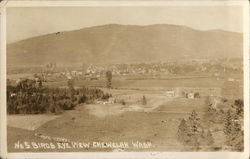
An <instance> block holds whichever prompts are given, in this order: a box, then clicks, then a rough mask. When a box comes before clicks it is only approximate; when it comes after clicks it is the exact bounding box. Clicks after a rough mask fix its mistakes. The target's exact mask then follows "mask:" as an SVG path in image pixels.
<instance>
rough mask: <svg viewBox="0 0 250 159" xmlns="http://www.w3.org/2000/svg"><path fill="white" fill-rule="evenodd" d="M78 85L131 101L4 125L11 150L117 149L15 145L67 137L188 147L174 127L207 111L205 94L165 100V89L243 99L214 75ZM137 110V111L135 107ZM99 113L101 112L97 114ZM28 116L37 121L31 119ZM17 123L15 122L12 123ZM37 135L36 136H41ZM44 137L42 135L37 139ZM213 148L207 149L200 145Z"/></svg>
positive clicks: (234, 85) (219, 140) (237, 85)
mask: <svg viewBox="0 0 250 159" xmlns="http://www.w3.org/2000/svg"><path fill="white" fill-rule="evenodd" d="M46 85H47V86H49V87H52V86H53V87H61V86H66V85H67V81H61V82H50V83H47V84H46ZM75 85H76V86H86V87H88V86H91V87H99V88H101V89H102V90H103V91H105V92H109V93H112V95H113V97H116V98H124V99H127V98H129V99H130V100H132V101H133V102H132V103H134V104H127V105H124V106H123V105H119V104H110V105H102V104H92V105H78V106H77V107H76V109H75V110H71V111H66V112H64V113H63V114H61V115H60V116H59V117H57V118H55V119H54V120H51V121H48V122H46V123H44V124H43V125H41V126H40V127H38V128H37V129H35V130H27V129H22V128H16V127H13V126H11V125H8V151H9V152H22V151H25V152H28V151H32V152H40V151H64V152H70V151H117V149H115V148H93V147H91V148H73V147H72V146H71V147H68V148H65V149H64V148H58V149H57V148H56V149H51V148H37V149H16V148H15V143H17V142H18V141H19V142H20V143H24V142H28V143H31V142H36V143H53V144H57V143H58V142H57V141H54V140H53V139H54V138H62V139H67V140H68V141H69V144H70V143H72V142H84V143H87V142H90V143H92V142H93V141H96V142H123V141H126V142H128V143H129V144H130V147H129V148H125V149H122V150H121V151H138V152H140V151H190V149H187V147H183V146H182V144H181V143H179V142H178V141H177V139H176V138H177V136H176V135H177V129H178V125H179V123H180V121H181V119H183V118H187V117H188V116H189V114H190V113H191V111H192V110H196V112H198V115H199V117H202V115H203V114H204V112H205V110H206V108H207V107H206V104H205V102H206V98H204V97H202V98H199V99H187V98H183V97H178V98H167V97H166V96H164V92H165V91H166V90H167V89H169V88H176V87H190V88H212V87H216V88H217V87H218V88H221V89H222V90H223V91H222V95H224V96H227V97H230V98H236V99H237V98H242V93H240V92H242V90H241V89H242V81H238V82H228V81H226V80H219V81H218V80H216V79H215V78H211V77H208V78H187V79H185V78H181V79H176V78H174V79H143V80H131V79H130V80H128V79H126V78H121V77H119V78H116V77H114V78H113V80H112V85H113V87H114V88H115V89H105V88H104V86H105V80H104V79H102V80H93V81H84V80H82V81H76V82H75ZM142 96H145V97H146V98H147V104H146V105H141V104H138V103H136V101H138V100H140V99H141V98H142ZM137 108H138V109H137ZM100 114H101V115H100ZM32 120H40V119H39V118H37V119H32ZM16 122H18V121H16ZM36 134H40V137H39V136H37V135H36ZM41 135H42V136H47V137H46V138H45V137H44V138H41ZM213 135H214V138H215V139H216V142H215V145H216V146H223V145H224V143H223V142H224V139H223V134H222V131H221V130H219V131H217V132H214V133H213ZM136 141H139V142H142V143H143V142H149V143H152V146H150V147H149V148H136V147H133V144H131V143H132V142H136ZM203 151H211V149H210V150H209V149H207V150H206V149H203Z"/></svg>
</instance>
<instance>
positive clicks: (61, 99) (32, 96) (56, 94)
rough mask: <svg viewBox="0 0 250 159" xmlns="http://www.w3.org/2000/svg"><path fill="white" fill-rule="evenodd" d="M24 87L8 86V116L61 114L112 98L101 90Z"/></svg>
mask: <svg viewBox="0 0 250 159" xmlns="http://www.w3.org/2000/svg"><path fill="white" fill-rule="evenodd" d="M23 85H24V86H25V87H24V86H22V87H20V85H17V86H11V85H9V86H7V112H8V114H41V113H47V112H51V113H60V112H62V111H63V110H71V109H74V107H75V106H76V105H77V104H80V103H90V102H92V101H94V100H96V99H103V98H105V99H106V98H109V96H110V95H107V94H104V92H103V91H102V90H100V89H89V88H81V89H67V88H64V89H59V88H46V87H34V86H33V85H25V84H23Z"/></svg>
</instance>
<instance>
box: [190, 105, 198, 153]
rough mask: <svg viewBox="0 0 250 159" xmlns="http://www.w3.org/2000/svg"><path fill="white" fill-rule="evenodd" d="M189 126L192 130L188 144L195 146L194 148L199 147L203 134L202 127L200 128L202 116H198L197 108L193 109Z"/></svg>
mask: <svg viewBox="0 0 250 159" xmlns="http://www.w3.org/2000/svg"><path fill="white" fill-rule="evenodd" d="M187 123H188V126H189V129H190V132H189V134H188V136H189V140H188V145H190V146H193V147H194V148H196V149H197V148H198V147H199V145H200V143H199V137H200V134H201V128H200V118H198V114H197V113H196V111H195V110H193V111H192V113H191V115H190V117H189V118H188V121H187Z"/></svg>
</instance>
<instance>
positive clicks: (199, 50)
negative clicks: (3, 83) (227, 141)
mask: <svg viewBox="0 0 250 159" xmlns="http://www.w3.org/2000/svg"><path fill="white" fill-rule="evenodd" d="M242 52H243V36H242V34H240V33H234V32H228V31H223V30H210V31H200V30H194V29H191V28H189V27H186V26H177V25H169V24H155V25H148V26H136V25H119V24H109V25H102V26H94V27H88V28H83V29H80V30H74V31H65V32H57V33H53V34H47V35H42V36H38V37H33V38H29V39H26V40H22V41H18V42H15V43H12V44H8V45H7V65H11V66H19V65H26V66H29V65H30V66H31V65H44V64H46V63H48V62H50V61H53V62H57V63H59V64H76V63H129V62H144V61H147V62H150V61H164V60H168V59H177V60H178V59H193V58H195V59H197V58H227V57H230V58H242V56H243V53H242Z"/></svg>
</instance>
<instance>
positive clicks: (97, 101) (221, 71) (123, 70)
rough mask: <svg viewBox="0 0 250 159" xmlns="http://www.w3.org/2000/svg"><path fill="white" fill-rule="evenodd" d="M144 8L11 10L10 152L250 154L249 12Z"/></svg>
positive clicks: (228, 7)
mask: <svg viewBox="0 0 250 159" xmlns="http://www.w3.org/2000/svg"><path fill="white" fill-rule="evenodd" d="M130 3H131V2H130ZM12 4H13V3H12ZM95 4H97V3H95ZM102 4H105V3H104V2H102ZM118 4H119V3H118ZM131 4H133V3H131ZM138 4H142V3H138ZM138 4H137V5H106V4H105V5H100V6H98V5H79V6H71V5H68V6H66V5H63V6H49V5H48V6H21V7H18V6H15V5H14V6H11V5H10V6H7V7H5V21H6V23H5V27H6V28H5V34H6V35H5V38H6V39H5V43H6V45H5V50H6V53H5V57H6V59H5V60H6V61H5V66H6V68H5V71H6V76H5V81H6V82H5V85H4V90H5V96H2V97H5V98H6V101H5V105H4V104H3V103H1V107H5V108H4V109H3V108H2V110H6V112H4V111H1V120H2V117H4V116H2V113H5V116H6V119H5V120H2V121H6V123H5V127H6V137H5V138H4V140H6V141H5V142H6V150H7V153H34V152H40V153H49V152H50V153H51V152H57V153H60V152H83V153H85V152H110V153H117V152H159V153H161V152H180V153H185V152H239V153H243V152H245V151H249V150H248V149H249V147H245V146H246V145H247V144H246V142H249V141H248V140H247V141H246V140H244V136H245V139H246V135H247V136H248V134H246V132H247V133H248V130H246V129H248V126H247V127H246V125H244V123H245V119H246V118H248V111H246V109H245V108H246V107H249V103H248V102H249V99H246V98H249V96H248V97H247V94H248V95H249V92H248V91H249V89H246V87H247V88H249V86H248V85H246V84H248V82H246V81H244V80H246V78H247V77H249V76H248V75H246V73H244V72H246V70H245V69H246V68H247V67H246V66H249V65H248V64H244V60H246V58H247V57H248V58H249V56H246V54H248V53H244V52H245V51H246V49H245V48H246V46H245V45H246V43H245V42H247V40H246V36H245V34H246V33H247V31H248V29H246V27H245V22H246V21H248V20H246V19H245V17H246V15H244V13H245V12H244V7H243V5H240V4H241V3H239V4H238V5H237V4H235V5H227V4H226V3H223V5H211V4H210V5H204V4H202V3H199V5H153V4H152V5H143V4H142V5H138ZM178 4H181V3H178ZM1 42H2V40H1ZM247 45H248V44H247ZM247 51H248V50H247ZM1 54H2V52H1ZM246 61H247V60H246ZM1 69H2V68H1ZM247 69H248V68H247ZM248 71H249V70H248ZM2 75H3V74H1V76H2ZM248 80H249V79H248ZM1 84H2V81H1ZM1 89H3V88H2V87H1ZM245 90H247V92H246V91H245ZM1 92H2V91H1ZM2 100H3V99H1V102H2ZM247 110H248V109H247ZM248 120H249V118H248ZM1 124H2V123H1ZM1 139H2V138H1ZM2 148H3V147H2Z"/></svg>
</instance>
